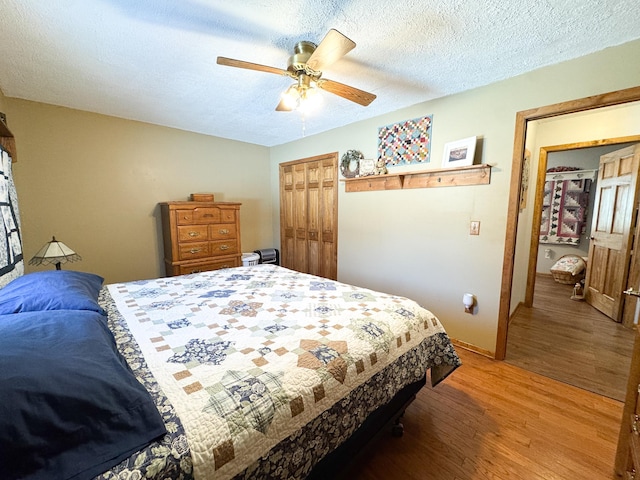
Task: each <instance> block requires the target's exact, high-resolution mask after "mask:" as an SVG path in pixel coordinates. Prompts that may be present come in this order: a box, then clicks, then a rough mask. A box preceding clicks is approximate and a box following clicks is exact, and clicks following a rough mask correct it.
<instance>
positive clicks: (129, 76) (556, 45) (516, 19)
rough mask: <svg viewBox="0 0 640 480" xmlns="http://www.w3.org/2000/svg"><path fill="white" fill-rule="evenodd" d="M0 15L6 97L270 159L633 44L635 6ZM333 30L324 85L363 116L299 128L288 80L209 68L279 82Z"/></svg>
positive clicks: (276, 7) (320, 118)
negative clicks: (334, 43) (330, 135)
mask: <svg viewBox="0 0 640 480" xmlns="http://www.w3.org/2000/svg"><path fill="white" fill-rule="evenodd" d="M0 12H1V13H0V15H1V18H0V89H1V90H2V91H3V92H4V94H5V95H6V96H8V97H17V98H22V99H27V100H33V101H38V102H44V103H49V104H53V105H61V106H65V107H71V108H75V109H80V110H87V111H92V112H98V113H102V114H106V115H113V116H116V117H122V118H127V119H133V120H140V121H144V122H149V123H153V124H158V125H165V126H169V127H174V128H179V129H183V130H188V131H193V132H199V133H204V134H209V135H215V136H219V137H224V138H229V139H235V140H241V141H245V142H250V143H256V144H260V145H265V146H273V145H278V144H282V143H285V142H288V141H291V140H296V139H298V138H300V137H301V136H303V134H306V135H312V134H315V133H319V132H323V131H326V130H330V129H332V128H336V127H340V126H342V125H345V124H348V123H351V122H354V121H357V120H363V119H366V118H371V117H374V116H377V115H381V114H384V113H386V112H390V111H394V110H397V109H399V108H402V107H407V106H410V105H414V104H417V103H420V102H423V101H426V100H429V99H433V98H437V97H442V96H445V95H449V94H452V93H456V92H460V91H464V90H468V89H471V88H474V87H477V86H481V85H486V84H489V83H492V82H495V81H498V80H502V79H505V78H509V77H512V76H514V75H518V74H521V73H524V72H527V71H530V70H533V69H536V68H539V67H542V66H545V65H550V64H554V63H558V62H561V61H564V60H567V59H571V58H575V57H580V56H583V55H586V54H588V53H591V52H594V51H598V50H602V49H604V48H606V47H608V46H613V45H619V44H622V43H625V42H627V41H630V40H634V39H636V38H640V28H638V25H639V24H640V8H639V6H638V0H533V1H531V0H395V1H394V0H277V1H269V0H235V1H229V0H137V1H133V0H0ZM330 28H335V29H337V30H339V31H340V32H342V33H343V34H345V35H346V36H347V37H349V38H351V39H352V40H353V41H354V42H356V44H357V47H356V48H355V49H354V50H352V51H351V52H350V53H348V54H347V55H346V56H345V57H343V58H342V59H341V60H339V61H337V62H336V63H334V64H333V65H331V66H330V67H329V68H327V69H325V71H324V77H325V78H329V79H331V80H335V81H338V82H341V83H346V84H348V85H352V86H354V87H357V88H359V89H362V90H366V91H369V92H371V93H374V94H376V95H377V97H378V98H377V99H376V100H375V101H374V102H373V103H372V104H371V105H370V106H368V107H362V106H360V105H357V104H355V103H352V102H349V101H347V100H345V99H343V98H340V97H337V96H335V95H331V94H329V93H327V92H323V100H324V102H323V105H322V107H321V108H320V110H319V111H317V112H315V113H313V114H309V115H308V116H307V118H306V119H304V121H303V119H302V117H301V116H300V114H299V113H296V112H276V111H275V107H276V105H277V104H278V101H279V95H280V93H281V92H282V91H283V90H284V89H285V88H286V87H287V86H288V85H289V84H290V83H291V82H292V80H291V79H289V78H287V77H284V76H278V75H273V74H268V73H262V72H255V71H249V70H243V69H237V68H230V67H224V66H220V65H217V64H216V57H217V56H225V57H231V58H236V59H240V60H246V61H249V62H254V63H260V64H263V65H269V66H274V67H278V68H286V64H287V59H288V57H289V56H290V55H291V54H292V50H293V46H294V45H295V43H296V42H298V41H300V40H310V41H313V42H315V43H319V42H320V41H321V40H322V38H323V37H324V35H325V34H326V32H327V31H328V30H329V29H330ZM638 60H639V59H630V61H638ZM8 123H9V124H10V123H11V119H10V118H9V119H8Z"/></svg>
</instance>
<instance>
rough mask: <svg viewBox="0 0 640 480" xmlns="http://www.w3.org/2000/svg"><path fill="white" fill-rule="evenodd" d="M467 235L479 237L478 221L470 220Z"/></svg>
mask: <svg viewBox="0 0 640 480" xmlns="http://www.w3.org/2000/svg"><path fill="white" fill-rule="evenodd" d="M469 235H480V222H479V221H478V220H472V221H471V226H470V227H469Z"/></svg>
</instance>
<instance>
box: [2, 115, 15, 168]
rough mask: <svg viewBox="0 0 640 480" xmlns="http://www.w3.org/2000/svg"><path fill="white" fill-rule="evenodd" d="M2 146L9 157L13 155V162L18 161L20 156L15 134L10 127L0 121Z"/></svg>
mask: <svg viewBox="0 0 640 480" xmlns="http://www.w3.org/2000/svg"><path fill="white" fill-rule="evenodd" d="M0 145H2V148H4V149H5V150H6V151H7V152H9V155H11V160H12V162H15V161H16V160H17V159H18V155H17V153H16V140H15V139H14V138H13V134H12V133H11V130H9V127H7V125H6V124H5V123H4V122H3V121H2V120H0Z"/></svg>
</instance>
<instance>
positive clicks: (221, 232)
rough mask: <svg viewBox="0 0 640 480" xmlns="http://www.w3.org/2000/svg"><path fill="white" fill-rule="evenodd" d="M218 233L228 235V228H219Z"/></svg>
mask: <svg viewBox="0 0 640 480" xmlns="http://www.w3.org/2000/svg"><path fill="white" fill-rule="evenodd" d="M218 233H219V234H220V235H228V234H229V230H227V229H226V228H221V229H220V230H218Z"/></svg>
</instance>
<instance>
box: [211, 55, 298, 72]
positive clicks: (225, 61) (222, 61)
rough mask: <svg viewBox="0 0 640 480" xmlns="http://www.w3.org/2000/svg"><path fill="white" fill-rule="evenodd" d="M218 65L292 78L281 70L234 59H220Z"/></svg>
mask: <svg viewBox="0 0 640 480" xmlns="http://www.w3.org/2000/svg"><path fill="white" fill-rule="evenodd" d="M217 63H218V65H226V66H227V67H237V68H246V69H247V70H257V71H259V72H267V73H275V74H276V75H286V76H290V74H289V72H287V71H286V70H283V69H281V68H276V67H269V66H267V65H260V64H259V63H251V62H245V61H242V60H235V59H233V58H227V57H218V60H217Z"/></svg>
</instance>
